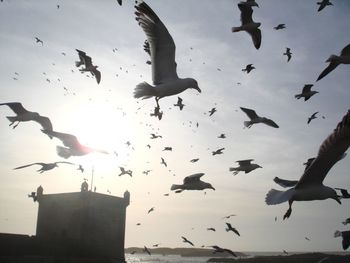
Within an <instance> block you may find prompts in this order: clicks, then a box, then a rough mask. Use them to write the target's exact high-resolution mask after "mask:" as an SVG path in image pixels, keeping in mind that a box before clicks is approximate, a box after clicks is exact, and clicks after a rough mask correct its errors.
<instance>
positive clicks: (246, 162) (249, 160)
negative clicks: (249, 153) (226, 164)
mask: <svg viewBox="0 0 350 263" xmlns="http://www.w3.org/2000/svg"><path fill="white" fill-rule="evenodd" d="M252 161H254V159H248V160H240V161H236V163H238V164H239V166H247V165H250V163H251V162H252Z"/></svg>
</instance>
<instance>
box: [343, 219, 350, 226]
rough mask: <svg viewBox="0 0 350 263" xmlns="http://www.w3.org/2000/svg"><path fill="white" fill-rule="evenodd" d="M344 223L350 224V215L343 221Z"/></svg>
mask: <svg viewBox="0 0 350 263" xmlns="http://www.w3.org/2000/svg"><path fill="white" fill-rule="evenodd" d="M342 224H343V225H347V224H350V217H349V218H347V219H345V221H343V222H342Z"/></svg>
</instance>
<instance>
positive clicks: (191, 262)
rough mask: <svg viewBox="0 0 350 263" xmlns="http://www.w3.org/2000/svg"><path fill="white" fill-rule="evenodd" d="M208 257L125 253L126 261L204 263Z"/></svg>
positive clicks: (134, 262)
mask: <svg viewBox="0 0 350 263" xmlns="http://www.w3.org/2000/svg"><path fill="white" fill-rule="evenodd" d="M209 258H210V257H182V256H180V255H168V256H163V255H160V254H153V255H147V254H138V255H135V254H134V255H131V254H125V261H126V262H128V263H138V262H142V263H205V262H207V260H208V259H209Z"/></svg>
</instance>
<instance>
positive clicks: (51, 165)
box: [13, 162, 74, 174]
mask: <svg viewBox="0 0 350 263" xmlns="http://www.w3.org/2000/svg"><path fill="white" fill-rule="evenodd" d="M58 163H66V164H72V165H74V163H70V162H54V163H31V164H27V165H23V166H18V167H16V168H13V170H18V169H22V168H26V167H29V166H32V165H41V168H40V169H39V170H37V172H39V173H41V174H42V173H43V172H45V171H49V170H52V169H54V168H55V167H58V165H57V164H58Z"/></svg>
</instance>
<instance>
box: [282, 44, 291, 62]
mask: <svg viewBox="0 0 350 263" xmlns="http://www.w3.org/2000/svg"><path fill="white" fill-rule="evenodd" d="M283 55H285V56H287V57H288V59H287V62H289V60H290V59H291V58H292V52H290V48H289V47H286V52H285V53H283Z"/></svg>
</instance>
